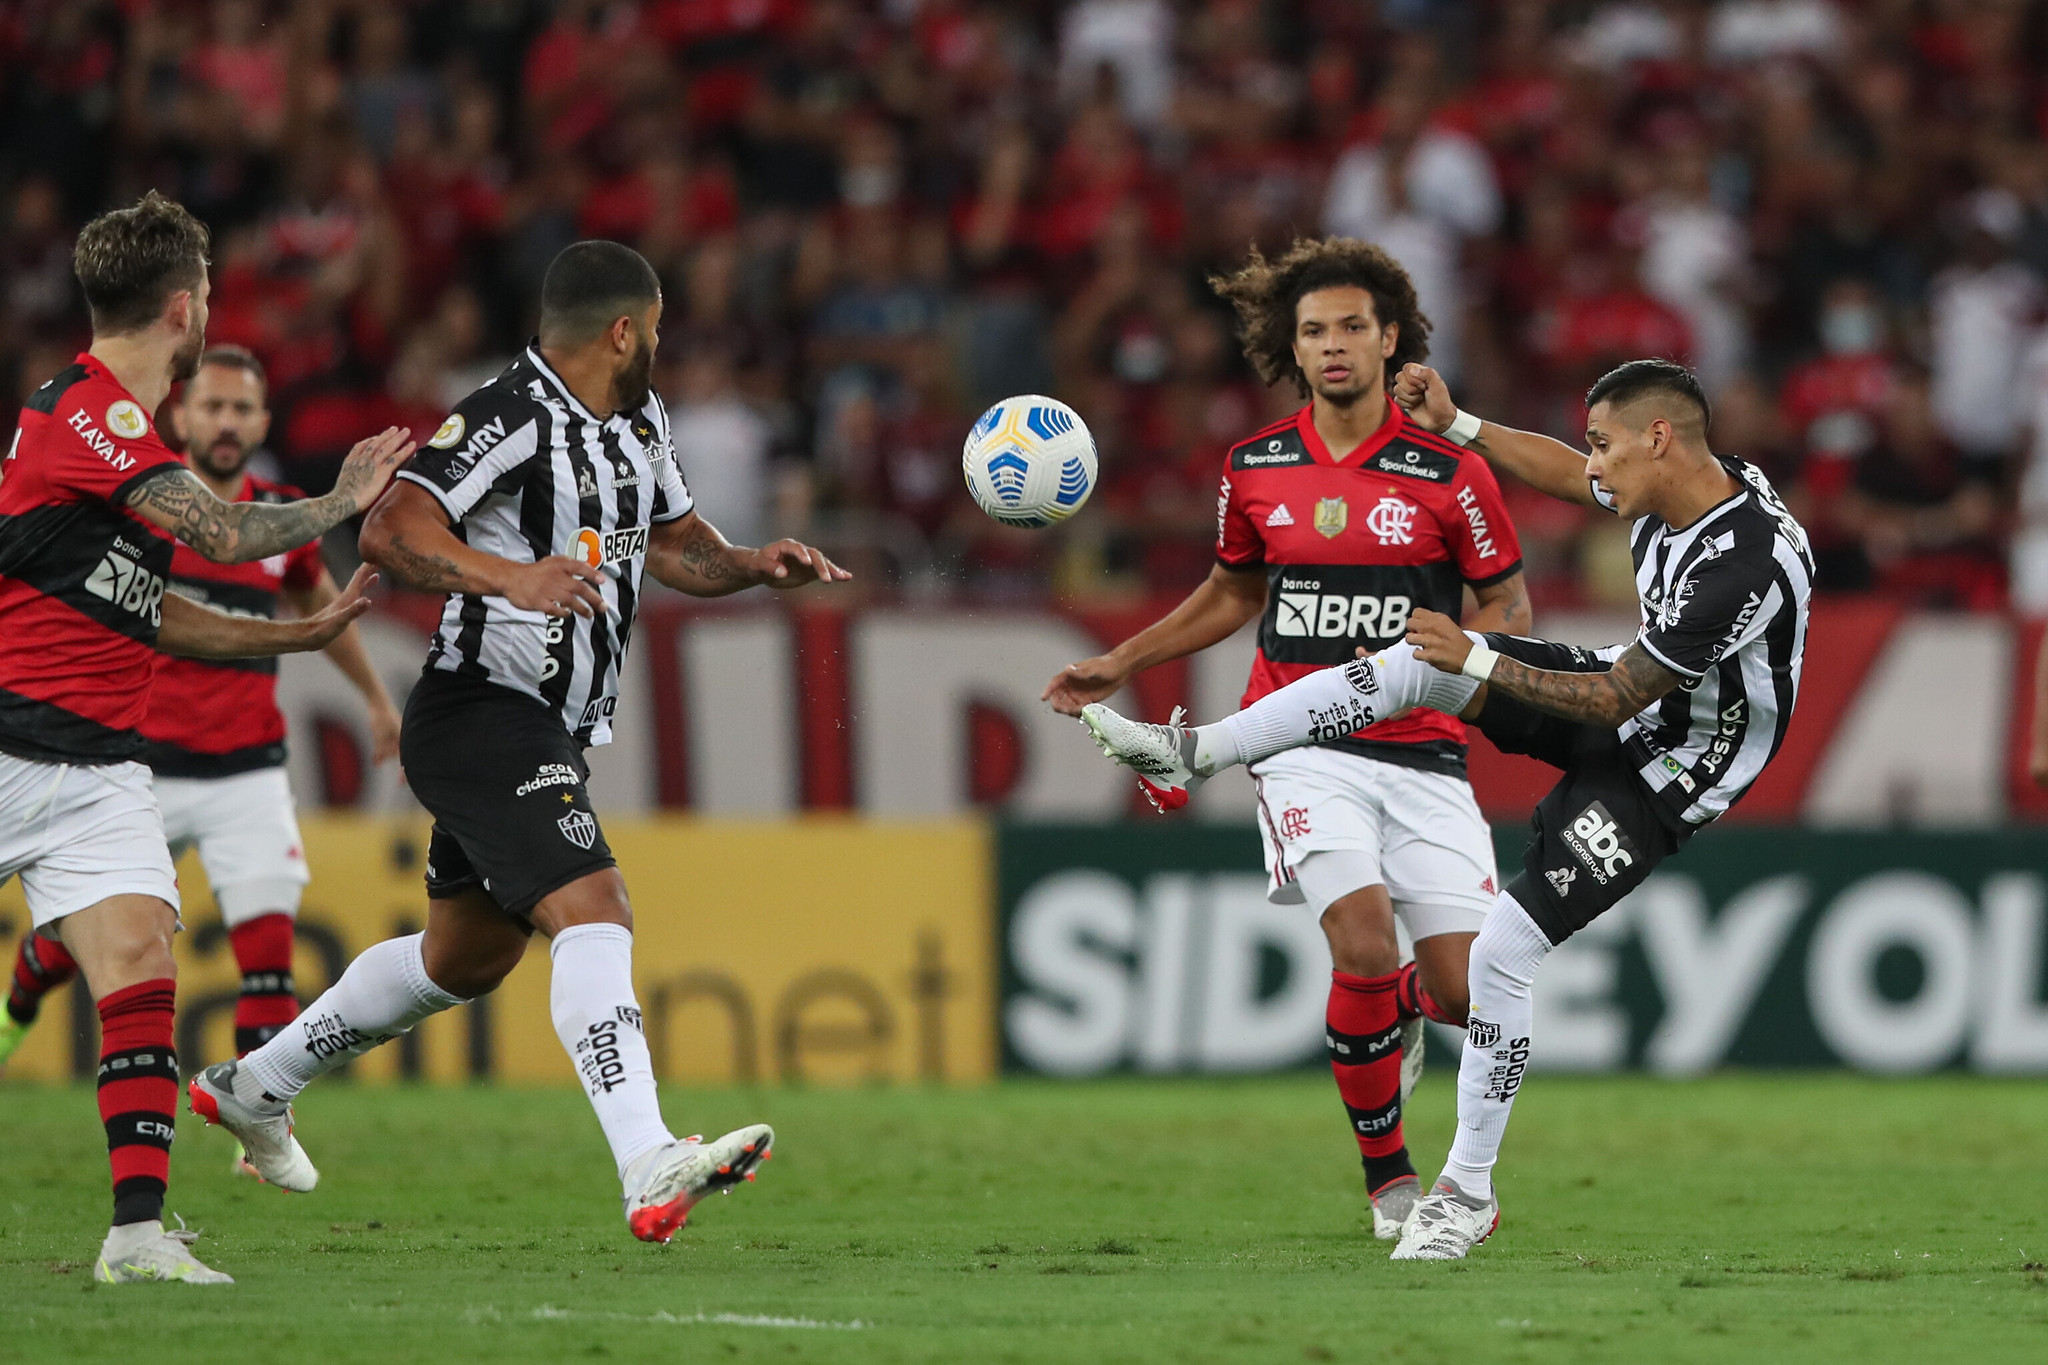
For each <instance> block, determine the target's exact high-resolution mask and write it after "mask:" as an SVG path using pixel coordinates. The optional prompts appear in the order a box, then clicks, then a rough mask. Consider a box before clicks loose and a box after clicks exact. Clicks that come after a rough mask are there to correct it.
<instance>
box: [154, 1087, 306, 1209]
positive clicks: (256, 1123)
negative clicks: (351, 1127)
mask: <svg viewBox="0 0 2048 1365" xmlns="http://www.w3.org/2000/svg"><path fill="white" fill-rule="evenodd" d="M241 1069H242V1067H241V1063H239V1062H217V1063H215V1064H214V1065H212V1066H210V1067H208V1068H206V1070H204V1071H202V1072H200V1073H199V1074H198V1075H197V1076H194V1077H193V1078H192V1082H191V1084H189V1085H187V1086H186V1087H185V1093H186V1094H188V1095H190V1096H191V1098H192V1112H193V1113H195V1114H197V1115H199V1117H200V1118H203V1119H205V1120H206V1121H207V1122H208V1123H217V1124H219V1125H220V1126H221V1127H223V1128H225V1129H227V1130H228V1131H229V1132H230V1133H232V1134H234V1136H235V1140H236V1141H237V1142H240V1143H241V1144H242V1157H243V1159H244V1160H245V1161H247V1162H248V1164H249V1165H250V1166H251V1167H252V1168H253V1169H254V1170H255V1173H256V1177H257V1178H258V1179H259V1180H263V1181H266V1182H268V1183H269V1184H272V1185H275V1186H277V1187H278V1188H279V1189H282V1190H296V1191H298V1192H299V1193H301V1194H303V1193H305V1192H306V1191H308V1190H310V1189H312V1188H313V1187H314V1186H315V1185H317V1184H319V1183H320V1172H319V1171H318V1170H316V1169H315V1168H314V1166H313V1162H312V1159H311V1158H309V1157H308V1156H307V1155H306V1149H305V1148H303V1147H301V1146H299V1140H298V1138H297V1137H295V1136H293V1134H292V1107H291V1106H290V1105H289V1104H283V1103H277V1102H273V1103H275V1108H273V1107H272V1105H270V1104H264V1103H261V1102H253V1103H252V1102H250V1101H247V1100H244V1099H242V1098H241V1097H240V1096H238V1095H237V1094H236V1093H235V1079H236V1076H237V1074H238V1073H239V1072H240V1071H241Z"/></svg>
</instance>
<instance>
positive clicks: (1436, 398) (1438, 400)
mask: <svg viewBox="0 0 2048 1365" xmlns="http://www.w3.org/2000/svg"><path fill="white" fill-rule="evenodd" d="M1393 396H1394V401H1395V402H1396V403H1399V404H1400V405H1401V406H1402V407H1404V408H1406V409H1407V410H1408V415H1409V416H1410V417H1412V418H1414V419H1415V425H1417V426H1419V427H1421V428H1423V429H1424V430H1426V431H1442V430H1443V429H1444V428H1445V427H1447V426H1449V425H1450V424H1451V419H1452V418H1454V417H1456V416H1457V415H1458V405H1457V404H1456V403H1453V402H1452V401H1451V391H1450V389H1449V387H1448V386H1446V385H1445V383H1444V377H1443V376H1442V375H1440V374H1438V373H1437V372H1436V371H1435V370H1432V369H1431V368H1429V366H1427V365H1421V364H1416V363H1414V362H1412V361H1411V362H1410V363H1408V364H1406V365H1403V366H1402V367H1401V371H1400V373H1399V374H1397V375H1395V376H1394V395H1393Z"/></svg>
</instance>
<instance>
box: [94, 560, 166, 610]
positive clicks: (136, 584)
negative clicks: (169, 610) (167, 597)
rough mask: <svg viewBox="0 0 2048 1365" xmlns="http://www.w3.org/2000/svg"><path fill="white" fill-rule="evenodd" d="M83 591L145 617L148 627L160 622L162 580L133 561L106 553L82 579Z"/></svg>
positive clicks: (162, 606)
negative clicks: (84, 578) (147, 620)
mask: <svg viewBox="0 0 2048 1365" xmlns="http://www.w3.org/2000/svg"><path fill="white" fill-rule="evenodd" d="M85 590H86V591H87V592H89V593H91V594H92V595H93V596H94V597H99V598H104V599H105V600H107V601H109V602H112V603H113V604H114V605H115V606H117V607H119V608H121V609H122V610H123V611H132V612H134V613H135V614H136V615H137V616H146V617H148V618H149V623H150V624H151V625H152V626H161V625H162V624H163V619H164V581H163V579H161V578H159V577H157V576H156V575H155V574H153V573H151V572H150V571H149V570H147V569H145V568H143V567H142V566H141V565H140V564H137V563H135V562H134V561H133V560H130V559H126V558H124V557H122V556H121V555H117V554H115V553H114V552H113V551H112V550H109V551H107V553H106V557H105V558H103V559H101V560H100V562H99V563H98V564H96V565H94V566H93V571H92V573H91V574H90V575H89V576H88V577H87V578H86V580H85Z"/></svg>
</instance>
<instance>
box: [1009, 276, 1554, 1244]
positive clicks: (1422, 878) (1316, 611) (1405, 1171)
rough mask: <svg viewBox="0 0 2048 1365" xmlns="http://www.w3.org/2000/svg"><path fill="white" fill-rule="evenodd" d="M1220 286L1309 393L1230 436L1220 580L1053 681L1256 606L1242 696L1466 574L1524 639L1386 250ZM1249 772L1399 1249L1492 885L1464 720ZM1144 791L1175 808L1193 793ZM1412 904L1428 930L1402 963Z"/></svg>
mask: <svg viewBox="0 0 2048 1365" xmlns="http://www.w3.org/2000/svg"><path fill="white" fill-rule="evenodd" d="M1211 283H1212V284H1213V286H1214V287H1215V288H1216V290H1217V292H1218V293H1220V294H1222V295H1223V297H1225V298H1227V299H1229V300H1230V301H1231V303H1232V304H1233V305H1234V306H1235V307H1236V309H1237V314H1238V318H1239V321H1240V324H1241V327H1242V331H1243V335H1244V345H1245V355H1246V357H1247V358H1248V359H1249V360H1250V361H1251V362H1252V364H1253V366H1254V367H1255V368H1256V369H1257V370H1258V373H1259V377H1260V378H1261V379H1264V380H1265V381H1266V382H1267V383H1269V384H1271V383H1278V382H1279V381H1281V380H1283V379H1284V380H1289V381H1292V383H1293V384H1294V385H1295V387H1296V388H1297V389H1298V390H1300V392H1301V394H1302V396H1303V397H1304V398H1307V399H1308V400H1309V401H1308V404H1307V406H1305V407H1303V408H1302V409H1301V410H1300V411H1299V412H1296V413H1295V414H1294V415H1293V416H1291V417H1288V418H1286V419H1285V420H1283V421H1280V422H1276V423H1274V424H1273V425H1272V426H1270V427H1267V428H1266V429H1265V430H1263V431H1260V432H1258V433H1256V434H1255V435H1253V436H1251V437H1250V438H1248V439H1246V440H1244V441H1242V442H1240V443H1239V444H1237V445H1236V446H1234V447H1233V448H1232V449H1231V451H1230V454H1229V457H1228V459H1227V461H1226V463H1225V467H1224V471H1223V482H1222V491H1221V494H1220V497H1219V499H1218V513H1219V521H1220V525H1219V527H1218V532H1217V547H1216V559H1217V563H1216V566H1215V568H1213V569H1212V570H1211V571H1210V573H1209V577H1208V579H1207V581H1205V582H1204V583H1203V584H1202V585H1201V586H1200V587H1198V588H1196V589H1195V591H1194V592H1193V593H1191V594H1190V595H1189V596H1188V598H1187V600H1186V601H1184V602H1182V603H1181V604H1180V606H1178V607H1176V608H1175V609H1174V610H1173V611H1172V612H1171V613H1170V614H1169V615H1167V616H1166V617H1165V618H1164V619H1162V620H1160V621H1158V622H1157V623H1155V624H1153V625H1151V626H1148V627H1147V628H1146V629H1144V630H1142V631H1140V632H1139V633H1138V634H1136V635H1134V636H1132V637H1131V638H1130V639H1128V640H1126V641H1124V642H1123V643H1122V644H1120V645H1118V646H1117V647H1116V648H1115V649H1113V650H1111V651H1110V652H1109V653H1107V654H1104V655H1102V656H1100V657H1098V658H1094V659H1086V660H1083V661H1082V662H1080V663H1077V664H1073V665H1071V666H1070V667H1068V668H1066V669H1065V670H1063V671H1062V672H1061V673H1060V674H1059V676H1057V677H1056V678H1054V679H1053V680H1052V682H1051V683H1050V684H1049V685H1048V686H1047V688H1046V690H1045V698H1046V699H1047V700H1049V701H1050V702H1051V703H1052V704H1053V706H1054V708H1055V709H1057V710H1059V711H1061V712H1064V713H1065V714H1068V715H1079V714H1080V713H1081V710H1082V708H1083V707H1084V706H1087V705H1089V704H1090V703H1094V702H1098V701H1100V700H1102V699H1103V698H1104V697H1107V696H1109V695H1111V694H1112V693H1114V692H1115V691H1116V690H1117V689H1118V688H1120V687H1122V686H1123V685H1124V683H1126V682H1127V681H1129V680H1130V678H1131V677H1132V676H1133V675H1135V674H1137V673H1139V672H1142V671H1143V670H1145V669H1147V668H1151V667H1153V666H1155V665H1157V664H1161V663H1165V662H1166V661H1168V660H1170V659H1179V658H1183V657H1185V656H1187V655H1189V654H1193V653H1195V652H1197V651H1198V650H1203V649H1207V648H1209V647H1210V646H1211V645H1214V644H1217V643H1219V642H1221V641H1223V640H1226V639H1228V638H1229V637H1230V636H1231V635H1232V634H1234V633H1235V632H1236V631H1237V630H1238V628H1239V627H1241V626H1243V625H1245V624H1246V623H1248V622H1250V621H1253V620H1257V621H1258V622H1259V638H1258V646H1257V650H1256V652H1255V654H1254V656H1253V661H1252V672H1251V682H1250V684H1249V686H1248V687H1247V688H1246V690H1245V694H1244V701H1245V704H1246V705H1250V704H1251V703H1253V702H1255V701H1257V700H1258V699H1259V698H1261V697H1263V696H1265V695H1266V694H1267V693H1269V692H1271V691H1273V690H1274V689H1275V688H1277V687H1280V686H1282V685H1284V684H1286V683H1289V682H1292V681H1293V680H1294V679H1296V678H1300V677H1302V676H1304V675H1306V674H1309V673H1313V672H1315V671H1317V670H1320V669H1323V668H1327V667H1328V666H1330V665H1332V664H1336V663H1341V662H1344V661H1345V660H1348V659H1350V658H1352V656H1353V655H1354V653H1357V652H1362V651H1366V650H1373V649H1378V648H1381V647H1382V646H1384V645H1388V644H1393V643H1395V642H1397V641H1399V640H1400V639H1401V637H1402V634H1403V633H1404V632H1405V631H1406V630H1407V627H1408V619H1409V617H1410V615H1411V613H1413V612H1415V611H1417V610H1424V609H1427V610H1434V611H1439V612H1443V613H1445V614H1447V615H1451V616H1457V615H1459V614H1460V613H1461V611H1462V608H1463V599H1464V594H1465V590H1466V589H1467V588H1469V589H1471V592H1472V596H1473V599H1474V602H1475V607H1474V609H1473V611H1472V613H1471V615H1470V616H1469V617H1468V618H1467V621H1468V623H1469V624H1470V625H1471V626H1472V627H1473V628H1474V629H1475V630H1496V631H1509V632H1522V631H1526V630H1527V629H1528V628H1529V599H1528V594H1527V592H1526V591H1525V590H1524V588H1523V583H1522V572H1521V551H1520V547H1519V546H1518V545H1517V543H1516V540H1515V531H1514V527H1513V526H1512V525H1511V524H1510V523H1509V521H1508V516H1507V512H1506V509H1505V508H1504V507H1503V506H1502V504H1501V499H1500V491H1499V488H1498V486H1497V485H1496V484H1495V483H1494V479H1493V475H1492V473H1491V471H1489V470H1488V468H1487V466H1486V462H1485V461H1484V460H1481V459H1478V458H1476V457H1475V456H1473V455H1471V454H1470V453H1469V452H1467V451H1466V450H1464V449H1463V448H1462V447H1460V446H1457V445H1454V444H1452V443H1451V442H1449V441H1446V440H1445V439H1443V438H1442V437H1441V436H1439V435H1437V434H1436V433H1435V432H1432V431H1427V430H1424V429H1423V428H1421V427H1419V426H1417V425H1416V424H1415V423H1414V422H1413V421H1412V420H1410V419H1409V417H1408V415H1407V414H1406V413H1405V412H1404V411H1403V410H1402V409H1401V408H1400V407H1398V406H1397V405H1395V404H1394V403H1392V402H1390V401H1389V399H1388V396H1387V384H1388V381H1389V379H1390V378H1391V377H1392V376H1393V375H1394V374H1395V373H1396V372H1397V371H1398V370H1399V369H1400V367H1401V366H1402V365H1404V364H1407V363H1410V362H1414V361H1420V360H1421V359H1423V358H1424V357H1425V356H1427V355H1428V353H1429V321H1428V319H1427V318H1425V317H1424V316H1423V315H1422V313H1421V311H1420V310H1419V309H1418V308H1417V306H1416V301H1415V287H1414V285H1413V284H1412V283H1411V282H1410V281H1409V279H1408V275H1407V272H1406V271H1404V270H1403V269H1402V268H1401V267H1400V265H1399V264H1397V263H1396V262H1395V261H1394V260H1393V258H1392V257H1390V256H1389V255H1388V254H1387V253H1386V252H1385V251H1383V250H1382V249H1380V248H1379V247H1377V246H1373V245H1370V244H1368V243H1365V242H1361V241H1358V240H1355V239H1352V238H1342V237H1340V238H1329V239H1326V240H1321V241H1298V242H1296V243H1295V244H1294V246H1293V247H1292V248H1291V249H1290V250H1289V251H1288V252H1287V254H1286V255H1284V256H1282V257H1280V258H1279V259H1278V260H1275V261H1267V260H1266V259H1265V258H1264V257H1263V256H1261V255H1260V254H1259V253H1258V252H1256V251H1254V252H1253V253H1252V256H1251V259H1250V261H1248V262H1247V263H1246V265H1245V266H1244V268H1243V269H1241V270H1239V271H1237V272H1236V273H1235V274H1233V275H1229V276H1225V277H1219V278H1217V279H1215V280H1212V281H1211ZM1141 771H1142V770H1141ZM1251 773H1252V779H1253V782H1254V783H1255V784H1256V787H1257V791H1258V799H1259V832H1260V836H1261V839H1262V841H1263V844H1264V847H1265V856H1266V867H1267V870H1268V872H1269V873H1270V874H1271V879H1272V880H1271V891H1270V892H1269V895H1270V897H1271V899H1272V900H1273V901H1275V902H1277V903H1281V904H1297V905H1298V904H1301V903H1303V902H1306V903H1307V904H1308V906H1309V907H1310V908H1311V909H1312V910H1314V911H1315V912H1316V914H1317V915H1318V916H1319V917H1320V918H1321V922H1322V927H1323V932H1324V934H1325V935H1326V936H1327V937H1328V939H1329V943H1330V957H1331V960H1332V963H1333V966H1334V968H1335V970H1334V971H1333V972H1332V974H1331V980H1330V996H1329V1006H1328V1014H1327V1017H1326V1018H1327V1039H1328V1046H1329V1054H1330V1067H1331V1070H1332V1072H1333V1073H1334V1074H1335V1077H1336V1081H1337V1092H1338V1095H1339V1096H1340V1097H1341V1098H1342V1100H1343V1103H1344V1108H1345V1112H1346V1114H1347V1115H1348V1116H1349V1119H1350V1123H1351V1127H1352V1132H1353V1135H1354V1136H1355V1137H1356V1138H1357V1141H1358V1147H1359V1154H1360V1157H1361V1159H1362V1161H1363V1163H1364V1166H1365V1185H1366V1191H1367V1194H1368V1196H1369V1197H1370V1199H1371V1202H1372V1212H1373V1234H1374V1236H1376V1237H1379V1238H1380V1239H1382V1240H1389V1241H1390V1240H1393V1239H1394V1238H1397V1237H1399V1236H1400V1235H1401V1230H1402V1228H1403V1227H1405V1226H1406V1225H1407V1223H1408V1221H1409V1218H1410V1216H1411V1215H1412V1213H1413V1212H1414V1209H1415V1207H1416V1204H1417V1202H1418V1201H1419V1200H1420V1198H1421V1196H1422V1189H1421V1182H1420V1181H1419V1179H1418V1178H1417V1176H1416V1173H1415V1166H1414V1163H1413V1162H1412V1161H1411V1160H1410V1159H1409V1156H1408V1149H1407V1146H1406V1143H1405V1140H1404V1138H1403V1135H1402V1130H1401V1105H1402V1101H1403V1094H1404V1090H1408V1089H1412V1086H1413V1077H1414V1075H1415V1074H1416V1073H1417V1071H1418V1070H1419V1066H1420V1063H1421V1044H1422V1027H1421V1020H1422V1018H1423V1017H1425V1016H1426V1017H1429V1018H1433V1019H1436V1020H1439V1021H1441V1022H1443V1023H1447V1024H1452V1025H1457V1026H1461V1027H1462V1026H1463V1024H1464V1022H1465V1002H1466V959H1467V955H1468V953H1469V951H1470V949H1471V945H1472V940H1473V937H1474V935H1476V934H1477V933H1478V932H1479V928H1480V926H1481V924H1482V923H1483V922H1484V920H1485V918H1486V914H1487V911H1488V909H1489V908H1490V907H1491V906H1492V904H1493V900H1494V894H1495V881H1494V859H1493V840H1492V836H1491V834H1490V832H1489V831H1488V829H1487V825H1486V821H1485V820H1484V819H1483V818H1482V817H1481V816H1480V813H1479V807H1478V804H1477V803H1476V802H1475V801H1474V800H1473V799H1472V789H1471V787H1470V785H1469V784H1468V783H1467V782H1466V778H1465V727H1464V726H1463V725H1462V724H1461V723H1460V722H1459V721H1458V720H1457V718H1456V717H1455V716H1454V715H1444V714H1442V713H1440V712H1436V711H1416V712H1413V713H1411V714H1409V715H1407V716H1403V717H1401V718H1399V719H1396V720H1391V721H1387V722H1385V723H1383V724H1377V725H1369V726H1368V725H1362V724H1361V723H1359V722H1358V721H1353V722H1352V723H1349V724H1331V725H1329V726H1328V727H1326V733H1323V734H1321V735H1320V736H1319V742H1318V743H1316V744H1315V745H1313V746H1311V747H1306V748H1299V749H1294V750H1292V751H1290V752H1285V753H1275V754H1273V755H1272V756H1271V757H1269V758H1267V759H1265V760H1264V761H1262V762H1259V763H1256V764H1254V765H1253V766H1252V768H1251ZM1140 780H1141V781H1144V778H1143V777H1142V776H1141V779H1140ZM1145 787H1146V791H1147V794H1148V795H1150V796H1152V797H1153V799H1154V801H1155V803H1157V804H1161V805H1163V806H1171V805H1175V804H1178V803H1179V801H1184V800H1185V799H1186V797H1185V794H1184V793H1182V794H1180V795H1179V796H1178V799H1176V797H1175V794H1174V793H1172V792H1171V791H1170V790H1169V789H1167V788H1164V787H1162V786H1160V785H1158V784H1154V783H1151V782H1149V781H1147V782H1145ZM1397 917H1398V919H1399V920H1400V921H1401V922H1402V923H1404V924H1405V925H1406V927H1407V929H1408V933H1409V936H1410V937H1411V938H1412V939H1413V940H1414V942H1415V961H1414V962H1413V963H1411V964H1409V965H1408V966H1406V967H1405V968H1404V967H1403V965H1402V963H1401V957H1400V948H1399V945H1398V942H1397V935H1396V931H1395V921H1396V919H1397ZM1404 1059H1405V1060H1407V1061H1408V1062H1409V1063H1410V1066H1409V1067H1408V1072H1409V1084H1408V1085H1407V1086H1405V1087H1404V1085H1403V1083H1402V1082H1403V1076H1402V1071H1403V1065H1402V1064H1403V1061H1404Z"/></svg>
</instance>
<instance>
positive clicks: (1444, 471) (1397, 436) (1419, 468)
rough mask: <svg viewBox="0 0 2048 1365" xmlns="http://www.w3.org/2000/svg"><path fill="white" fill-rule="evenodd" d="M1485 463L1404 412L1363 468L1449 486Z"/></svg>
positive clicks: (1440, 486)
mask: <svg viewBox="0 0 2048 1365" xmlns="http://www.w3.org/2000/svg"><path fill="white" fill-rule="evenodd" d="M1485 464H1486V461H1485V460H1484V459H1482V458H1481V457H1479V456H1477V455H1474V454H1473V453H1472V452H1471V451H1469V450H1467V449H1465V448H1464V447H1463V446H1461V445H1459V444H1457V443H1456V442H1455V441H1450V440H1446V439H1445V438H1444V437H1442V436H1439V435H1437V434H1436V433H1435V432H1433V431H1425V430H1423V429H1422V428H1421V427H1419V426H1417V425H1416V424H1415V421H1414V419H1413V418H1411V417H1409V416H1408V414H1407V413H1405V412H1404V413H1402V414H1401V418H1400V423H1399V425H1398V426H1396V427H1395V429H1394V432H1393V434H1392V435H1391V436H1389V437H1388V438H1387V443H1386V444H1385V445H1383V446H1381V447H1380V448H1379V450H1377V451H1376V452H1374V454H1373V456H1372V458H1371V459H1370V460H1368V461H1366V465H1365V467H1366V468H1367V469H1370V470H1372V471H1373V472H1374V473H1375V474H1392V475H1394V476H1396V477H1398V478H1403V479H1412V480H1414V481H1415V482H1417V483H1422V484H1430V485H1434V486H1435V487H1438V488H1449V487H1451V486H1452V485H1453V484H1456V483H1458V482H1459V481H1460V476H1461V475H1464V474H1466V473H1467V472H1468V471H1469V470H1470V468H1471V467H1472V466H1474V465H1477V466H1479V467H1481V468H1483V467H1484V466H1485Z"/></svg>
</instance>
